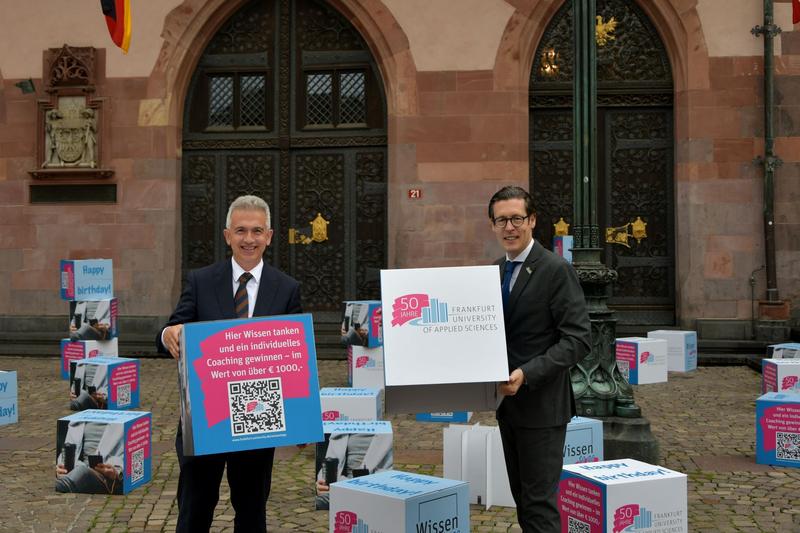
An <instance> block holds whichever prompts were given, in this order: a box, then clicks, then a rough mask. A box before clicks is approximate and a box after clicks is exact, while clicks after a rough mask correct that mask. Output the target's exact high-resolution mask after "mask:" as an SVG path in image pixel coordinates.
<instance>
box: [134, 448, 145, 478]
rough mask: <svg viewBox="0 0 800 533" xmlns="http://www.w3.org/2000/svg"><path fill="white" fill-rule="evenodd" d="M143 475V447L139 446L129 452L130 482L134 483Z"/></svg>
mask: <svg viewBox="0 0 800 533" xmlns="http://www.w3.org/2000/svg"><path fill="white" fill-rule="evenodd" d="M143 477H144V448H139V449H138V450H136V451H135V452H133V453H132V454H131V483H136V482H137V481H139V480H140V479H142V478H143Z"/></svg>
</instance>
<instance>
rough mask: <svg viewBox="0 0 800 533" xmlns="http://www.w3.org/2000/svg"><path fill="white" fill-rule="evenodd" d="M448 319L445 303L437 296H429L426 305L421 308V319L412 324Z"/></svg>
mask: <svg viewBox="0 0 800 533" xmlns="http://www.w3.org/2000/svg"><path fill="white" fill-rule="evenodd" d="M447 321H448V314H447V304H446V303H444V302H440V301H439V299H438V298H431V299H430V304H429V305H428V307H423V308H422V320H421V321H417V322H416V323H415V324H414V325H427V324H437V323H443V322H447Z"/></svg>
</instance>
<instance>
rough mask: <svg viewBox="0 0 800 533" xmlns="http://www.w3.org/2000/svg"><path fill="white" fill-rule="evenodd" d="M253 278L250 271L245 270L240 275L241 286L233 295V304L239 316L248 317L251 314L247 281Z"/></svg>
mask: <svg viewBox="0 0 800 533" xmlns="http://www.w3.org/2000/svg"><path fill="white" fill-rule="evenodd" d="M251 279H253V275H252V274H251V273H250V272H245V273H244V274H242V275H241V276H239V288H238V289H236V295H234V297H233V306H234V309H235V310H236V317H237V318H247V316H248V315H249V314H250V306H249V302H248V301H247V282H248V281H250V280H251Z"/></svg>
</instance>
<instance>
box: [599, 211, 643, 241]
mask: <svg viewBox="0 0 800 533" xmlns="http://www.w3.org/2000/svg"><path fill="white" fill-rule="evenodd" d="M628 230H630V232H629V231H628ZM630 237H633V238H634V239H636V243H637V244H639V243H640V242H642V239H646V238H647V222H645V221H644V220H642V217H638V216H637V217H636V220H634V221H633V222H628V223H627V224H625V225H624V226H618V227H616V228H613V227H612V228H606V242H607V243H608V244H619V245H621V246H625V247H626V248H630V247H631V245H630V243H629V242H628V240H629V239H630Z"/></svg>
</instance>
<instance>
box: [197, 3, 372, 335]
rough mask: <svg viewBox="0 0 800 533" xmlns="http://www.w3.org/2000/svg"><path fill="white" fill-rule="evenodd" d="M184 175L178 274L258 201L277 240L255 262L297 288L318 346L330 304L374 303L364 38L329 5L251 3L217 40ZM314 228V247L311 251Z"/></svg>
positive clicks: (207, 259) (206, 55) (203, 66)
mask: <svg viewBox="0 0 800 533" xmlns="http://www.w3.org/2000/svg"><path fill="white" fill-rule="evenodd" d="M182 164H183V169H182V184H181V194H182V208H181V211H182V230H183V237H182V240H181V241H182V245H183V250H182V251H183V255H182V258H183V259H182V268H183V272H184V274H185V273H186V272H187V271H188V270H190V269H193V268H197V267H201V266H204V265H207V264H209V263H212V262H214V261H216V260H219V259H222V258H224V257H226V254H229V252H228V250H227V247H226V245H225V241H224V239H223V237H222V229H223V227H224V225H225V215H226V211H227V206H228V204H229V203H230V202H231V200H233V199H234V198H235V197H237V196H239V195H241V194H256V195H259V196H261V197H263V198H264V199H265V200H267V202H268V203H269V204H270V207H271V210H272V227H273V229H274V230H275V235H274V237H273V239H272V245H271V246H270V248H269V249H268V251H267V253H266V254H265V260H266V261H267V262H269V263H270V264H272V265H274V266H276V267H277V268H279V269H281V270H283V271H285V272H287V273H288V274H290V275H291V276H293V277H295V278H296V279H298V280H299V281H300V282H301V283H302V298H303V306H304V308H305V309H306V310H307V311H311V312H312V313H314V318H315V322H316V323H317V324H318V326H319V327H317V333H318V335H319V334H322V335H326V334H329V333H330V334H334V333H335V330H338V326H336V325H335V324H336V323H338V321H339V320H341V318H340V314H341V309H342V301H344V300H350V299H367V298H377V297H379V290H380V287H379V277H378V273H379V270H380V268H384V267H385V266H386V258H387V249H386V220H387V213H386V105H385V98H384V91H383V86H382V83H381V79H380V75H379V73H378V70H377V68H376V66H375V61H374V59H373V57H372V55H371V53H370V51H369V49H368V47H367V45H366V44H365V42H364V40H363V39H362V38H361V36H360V35H359V33H358V31H357V30H356V29H355V28H354V27H353V26H352V25H351V24H350V22H349V21H347V20H346V19H345V18H344V17H343V16H342V15H341V14H340V13H338V12H337V11H336V10H334V9H333V8H332V7H330V6H328V5H326V4H325V3H324V2H322V1H315V0H253V1H251V2H249V3H247V4H245V5H244V6H243V7H242V8H241V9H240V10H239V11H238V12H237V13H235V14H234V15H233V16H232V17H231V18H230V19H229V20H228V21H227V22H226V23H225V24H224V25H223V26H222V27H221V28H220V29H219V31H218V32H217V33H216V35H215V36H214V37H213V38H212V39H211V41H210V42H209V43H208V45H207V46H206V48H205V51H204V52H203V55H202V57H201V59H200V61H199V63H198V65H197V68H196V70H195V72H194V75H193V78H192V81H191V85H190V89H189V94H188V97H187V99H186V107H185V112H184V137H183V158H182ZM314 220H316V221H317V229H322V230H323V232H326V233H327V235H326V237H327V238H326V240H321V241H320V240H319V238H320V237H321V234H320V233H318V234H317V237H318V239H317V240H312V239H310V237H311V236H312V226H311V222H312V221H314ZM321 220H322V222H321ZM292 230H294V231H292ZM290 232H292V233H293V235H294V239H292V240H294V241H295V243H290V242H289V241H290ZM304 237H305V238H304ZM309 240H310V241H311V242H310V243H308V244H304V242H308V241H309ZM325 325H327V326H328V327H327V328H326V327H325Z"/></svg>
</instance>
